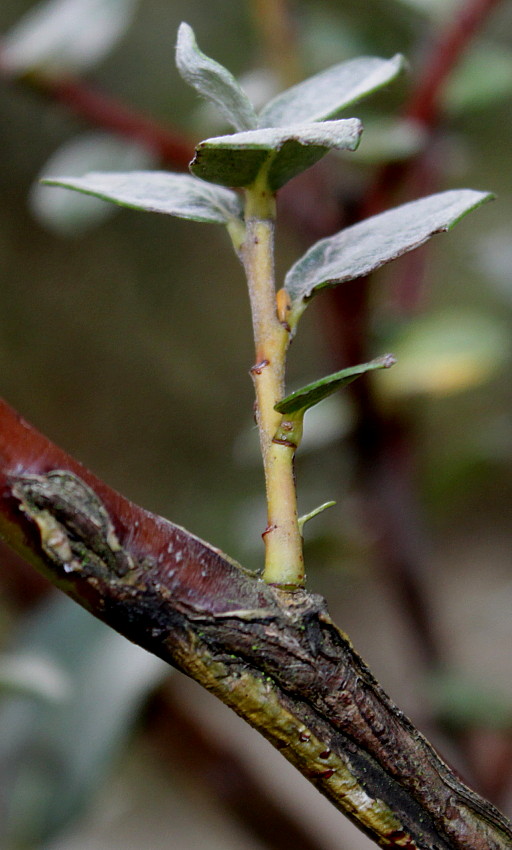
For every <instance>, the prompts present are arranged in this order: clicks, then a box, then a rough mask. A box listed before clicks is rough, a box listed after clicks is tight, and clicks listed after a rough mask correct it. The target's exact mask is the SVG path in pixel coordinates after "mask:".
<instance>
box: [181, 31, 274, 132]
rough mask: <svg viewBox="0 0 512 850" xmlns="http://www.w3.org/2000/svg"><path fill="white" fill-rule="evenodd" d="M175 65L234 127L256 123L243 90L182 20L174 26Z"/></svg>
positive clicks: (243, 127)
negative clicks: (200, 44) (175, 42)
mask: <svg viewBox="0 0 512 850" xmlns="http://www.w3.org/2000/svg"><path fill="white" fill-rule="evenodd" d="M176 65H177V66H178V71H179V72H180V74H181V76H182V77H183V79H184V80H185V81H186V82H187V83H189V85H191V86H193V88H195V89H196V91H198V92H199V94H200V95H202V96H203V97H205V98H207V100H211V101H213V103H215V104H216V106H217V107H218V109H219V110H220V111H221V112H222V114H223V115H224V117H225V118H227V120H228V121H229V123H230V124H232V125H233V127H234V128H235V129H236V130H252V129H254V128H255V127H257V126H258V118H257V115H256V112H255V111H254V107H253V105H252V103H251V101H250V100H249V98H248V97H247V95H246V93H245V92H244V91H243V89H242V88H240V86H239V85H238V83H237V81H236V80H235V78H234V77H233V75H232V74H231V73H230V71H228V70H227V68H224V66H223V65H220V64H219V63H218V62H215V60H214V59H210V57H209V56H205V54H204V53H202V52H201V51H200V50H199V48H198V46H197V43H196V39H195V35H194V31H193V29H192V27H190V26H189V25H188V24H185V23H182V24H181V25H180V28H179V30H178V41H177V44H176Z"/></svg>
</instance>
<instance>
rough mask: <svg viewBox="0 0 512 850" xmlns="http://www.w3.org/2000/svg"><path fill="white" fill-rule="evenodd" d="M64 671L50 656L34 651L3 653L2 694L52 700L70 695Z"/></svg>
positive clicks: (0, 671)
mask: <svg viewBox="0 0 512 850" xmlns="http://www.w3.org/2000/svg"><path fill="white" fill-rule="evenodd" d="M69 691H70V683H69V680H68V677H67V676H66V674H65V672H64V671H63V670H62V669H61V668H60V667H58V666H57V665H56V664H55V663H54V662H53V661H52V660H51V659H49V658H47V657H45V656H44V655H41V654H40V653H39V654H36V653H35V652H34V653H30V654H29V653H9V654H7V653H4V654H3V655H0V695H4V694H7V695H9V696H10V695H13V694H25V695H26V696H28V697H36V698H39V699H43V700H47V701H50V702H59V701H61V700H63V699H65V698H66V697H67V696H69Z"/></svg>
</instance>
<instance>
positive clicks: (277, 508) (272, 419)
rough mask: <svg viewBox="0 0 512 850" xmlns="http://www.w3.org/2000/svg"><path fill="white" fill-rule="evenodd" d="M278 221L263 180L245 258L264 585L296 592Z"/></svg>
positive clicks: (298, 546)
mask: <svg viewBox="0 0 512 850" xmlns="http://www.w3.org/2000/svg"><path fill="white" fill-rule="evenodd" d="M274 218H275V198H274V195H273V194H272V193H271V192H270V191H269V190H268V189H267V186H266V181H265V180H264V179H263V177H262V179H261V181H260V182H257V183H256V184H254V186H252V187H251V188H250V189H247V192H246V219H245V223H246V236H245V241H244V243H243V245H242V248H241V257H242V260H243V263H244V267H245V271H246V275H247V282H248V287H249V298H250V302H251V311H252V321H253V330H254V341H255V349H256V360H255V363H254V366H253V367H252V369H251V376H252V379H253V382H254V388H255V393H256V421H257V423H258V428H259V433H260V445H261V453H262V457H263V466H264V470H265V486H266V493H267V527H266V529H265V531H264V534H263V539H264V542H265V567H264V571H263V579H264V581H266V582H268V583H269V584H277V585H280V586H283V587H290V588H293V587H301V586H302V585H303V584H304V558H303V554H302V537H301V534H300V530H299V524H298V517H297V497H296V490H295V478H294V473H293V458H294V454H295V448H296V445H295V444H294V443H293V442H291V441H286V440H284V441H283V440H280V441H278V442H276V441H275V440H274V437H275V435H276V432H277V430H278V427H279V425H280V423H281V419H282V416H281V414H279V413H277V412H276V411H275V410H274V405H275V404H277V402H278V401H280V400H281V399H282V398H283V395H284V374H285V361H286V351H287V348H288V343H289V336H290V334H289V330H288V328H287V327H286V325H285V324H283V323H282V322H281V321H279V319H278V317H277V312H276V292H275V283H274Z"/></svg>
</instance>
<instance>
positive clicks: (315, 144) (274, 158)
mask: <svg viewBox="0 0 512 850" xmlns="http://www.w3.org/2000/svg"><path fill="white" fill-rule="evenodd" d="M361 133H362V125H361V122H360V121H358V120H357V119H356V118H349V119H345V120H341V121H325V122H323V123H319V124H304V125H300V126H296V127H286V128H283V129H280V128H267V129H261V130H249V131H247V132H245V133H234V134H232V135H229V136H217V137H215V138H211V139H206V140H205V141H203V142H200V144H199V145H198V146H197V148H196V155H195V158H194V159H193V160H192V163H191V165H190V170H191V171H192V173H193V174H195V175H196V177H200V178H201V179H202V180H208V181H210V182H212V183H220V184H221V185H223V186H250V185H251V184H252V183H254V181H255V179H256V177H257V176H258V174H259V173H260V171H261V170H262V169H263V168H265V167H267V168H268V172H267V174H268V184H269V188H270V190H271V191H273V192H275V191H277V189H279V188H280V187H281V186H282V185H283V184H284V183H286V182H287V181H288V180H290V179H291V178H292V177H294V176H295V175H296V174H300V172H301V171H304V170H305V169H306V168H309V167H310V166H311V165H313V164H314V163H315V162H317V161H318V160H319V159H321V158H322V157H323V156H325V154H326V153H328V151H329V150H332V149H336V150H355V148H356V147H357V145H358V144H359V138H360V135H361Z"/></svg>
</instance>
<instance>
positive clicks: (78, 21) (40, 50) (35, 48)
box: [2, 0, 138, 73]
mask: <svg viewBox="0 0 512 850" xmlns="http://www.w3.org/2000/svg"><path fill="white" fill-rule="evenodd" d="M137 6H138V0H50V2H47V3H38V4H37V5H36V6H34V7H33V8H32V9H30V10H29V11H28V12H27V14H26V15H24V16H23V17H22V18H21V20H20V21H19V22H18V23H17V24H16V26H15V27H13V29H11V31H10V32H9V33H8V34H7V35H6V36H5V38H4V39H3V41H2V64H3V66H4V67H5V68H7V69H8V70H9V71H11V72H14V73H22V72H25V71H31V70H33V69H36V68H38V69H42V70H44V71H45V72H46V73H48V72H52V73H53V72H55V73H62V72H63V71H68V72H69V71H72V72H74V73H76V72H79V71H84V70H86V69H88V68H91V67H92V66H94V65H96V64H97V63H98V62H99V61H100V60H101V59H103V57H104V56H105V55H106V54H107V53H109V51H110V50H111V49H112V48H113V47H114V45H115V44H116V43H117V41H119V39H120V38H122V36H123V35H124V33H125V32H126V30H127V29H128V27H129V25H130V24H131V22H132V19H133V16H134V14H135V11H136V9H137Z"/></svg>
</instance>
